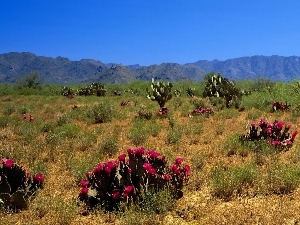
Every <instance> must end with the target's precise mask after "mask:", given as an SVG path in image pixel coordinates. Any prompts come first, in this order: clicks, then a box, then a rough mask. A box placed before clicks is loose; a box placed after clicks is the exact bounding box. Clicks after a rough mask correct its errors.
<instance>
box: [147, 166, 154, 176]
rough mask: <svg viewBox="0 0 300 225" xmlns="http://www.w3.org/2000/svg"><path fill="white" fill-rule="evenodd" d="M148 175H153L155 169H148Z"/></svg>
mask: <svg viewBox="0 0 300 225" xmlns="http://www.w3.org/2000/svg"><path fill="white" fill-rule="evenodd" d="M148 173H149V174H150V175H155V174H156V169H155V168H153V167H152V168H150V170H149V171H148Z"/></svg>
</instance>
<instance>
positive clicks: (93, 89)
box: [77, 82, 106, 96]
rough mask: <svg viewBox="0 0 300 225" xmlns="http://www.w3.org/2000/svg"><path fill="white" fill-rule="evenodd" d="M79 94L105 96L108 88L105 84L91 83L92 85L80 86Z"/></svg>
mask: <svg viewBox="0 0 300 225" xmlns="http://www.w3.org/2000/svg"><path fill="white" fill-rule="evenodd" d="M77 94H78V95H81V96H82V95H83V96H90V95H97V96H105V94H106V89H105V86H104V84H101V83H97V82H96V83H91V84H90V85H88V86H86V87H83V88H80V89H78V90H77Z"/></svg>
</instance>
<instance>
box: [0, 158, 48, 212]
mask: <svg viewBox="0 0 300 225" xmlns="http://www.w3.org/2000/svg"><path fill="white" fill-rule="evenodd" d="M2 164H3V167H2V168H0V200H1V202H3V203H4V206H5V207H6V208H12V209H24V208H27V207H28V203H29V201H30V200H31V199H32V198H33V197H34V196H35V194H36V191H37V190H38V189H41V188H43V182H44V176H43V175H42V174H36V175H35V176H33V177H31V176H30V175H29V174H28V173H27V172H26V171H25V169H24V168H22V167H21V166H19V165H17V164H15V163H14V162H13V161H12V160H10V159H5V158H4V159H2Z"/></svg>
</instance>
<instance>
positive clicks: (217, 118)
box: [0, 96, 300, 225]
mask: <svg viewBox="0 0 300 225" xmlns="http://www.w3.org/2000/svg"><path fill="white" fill-rule="evenodd" d="M8 98H9V103H10V104H9V105H8V104H7V101H5V100H7V99H8ZM104 98H105V100H107V101H110V102H111V104H113V106H114V109H115V113H114V115H113V116H114V118H113V119H112V121H111V122H107V123H98V124H95V123H93V121H92V120H90V119H88V118H87V111H88V110H89V109H91V108H92V107H93V106H94V105H96V104H98V103H100V102H102V101H103V99H104ZM104 98H101V97H100V98H99V97H98V98H97V97H75V98H74V99H66V98H64V97H62V96H57V97H53V96H51V97H45V96H9V97H7V96H6V97H2V98H1V99H0V100H1V103H0V104H1V108H2V109H3V110H2V111H0V116H3V117H5V118H6V120H5V121H8V122H7V123H8V124H7V126H1V128H0V157H10V158H12V159H13V160H14V161H16V162H17V163H19V164H21V165H23V166H24V167H25V168H27V169H28V170H31V171H36V172H38V171H41V172H43V173H45V177H46V178H45V187H44V189H43V190H42V191H40V193H39V194H38V196H37V197H36V199H34V200H33V201H32V202H31V204H30V207H29V209H27V210H24V211H21V212H19V213H9V212H2V213H0V221H1V225H2V224H3V225H6V224H10V225H11V224H51V225H53V224H74V225H75V224H76V225H77V224H85V225H88V224H91V225H92V224H297V223H299V222H300V216H299V213H298V209H299V207H300V189H299V185H298V183H297V181H296V179H297V177H295V181H294V183H293V184H294V185H296V186H295V188H293V189H292V190H291V191H289V192H288V193H284V194H282V193H279V194H278V193H274V192H272V190H271V189H270V188H268V187H270V186H269V185H268V183H267V182H266V180H267V177H268V170H269V169H270V168H274V163H277V164H275V165H282V164H284V165H294V166H295V167H296V166H298V165H300V153H299V150H298V147H299V144H298V140H297V139H296V142H295V143H294V146H293V147H292V148H291V149H289V150H288V151H284V152H281V153H278V154H276V153H268V154H265V155H264V154H261V155H258V154H257V153H255V152H253V151H251V149H250V150H249V149H245V148H244V147H241V146H239V145H238V144H236V143H234V140H235V139H234V135H237V134H245V132H246V128H247V126H249V124H250V123H251V122H253V121H254V122H256V121H258V119H257V117H259V114H261V116H264V117H265V118H266V119H268V120H269V121H272V120H273V121H274V120H275V119H282V120H283V121H286V122H291V121H292V122H293V123H292V130H294V129H297V128H299V126H300V122H299V120H298V119H295V118H291V114H290V112H285V113H280V114H279V113H277V114H276V113H275V114H271V113H266V112H265V111H264V112H263V111H260V110H258V109H255V110H254V109H251V110H245V111H243V112H238V111H236V110H231V109H230V110H223V111H217V112H215V114H214V115H213V116H210V117H209V118H189V117H188V116H187V109H186V108H191V109H192V108H193V106H191V105H190V103H189V99H188V98H182V102H183V103H182V104H180V106H178V107H176V108H175V109H172V110H171V112H170V114H171V115H172V119H173V120H174V122H175V125H174V128H173V129H174V130H177V131H180V132H181V137H180V138H178V140H176V143H170V141H169V140H168V133H170V132H172V128H171V126H170V118H156V116H153V118H152V119H151V120H149V121H143V126H144V127H145V129H149V130H151V127H150V125H149V124H151V123H154V121H155V124H157V126H159V131H157V132H156V133H155V135H151V134H150V135H148V136H147V138H146V139H145V141H144V143H142V145H143V146H144V147H145V148H147V149H155V150H157V151H158V152H160V153H163V154H166V155H167V158H168V159H169V160H170V161H172V160H173V159H174V158H175V157H177V156H181V157H183V158H184V159H185V162H186V163H188V164H190V165H191V166H192V176H191V179H190V181H189V184H188V185H187V186H186V187H185V188H184V197H183V198H181V199H180V200H178V201H177V202H176V204H175V206H174V208H173V209H172V210H171V211H170V212H168V213H167V214H164V215H155V214H153V215H150V216H145V215H142V214H141V213H138V212H136V211H130V210H129V211H128V212H126V214H125V215H120V214H114V213H112V214H110V213H107V214H105V213H103V212H101V211H97V212H90V213H88V215H85V213H84V211H83V208H82V207H81V206H80V204H79V203H78V201H77V199H76V197H77V195H78V191H79V189H80V188H79V186H78V181H79V180H80V178H81V177H84V176H85V172H86V170H91V169H92V168H93V166H94V165H95V164H97V163H98V162H103V161H106V160H109V159H115V158H116V157H117V155H118V154H120V153H123V152H125V151H126V149H128V148H134V147H135V146H134V143H133V141H132V139H130V138H129V137H130V135H128V134H129V133H130V132H131V131H132V129H133V126H134V123H135V122H136V121H135V120H137V118H136V117H137V115H138V111H139V109H140V107H139V105H140V104H144V105H146V106H147V108H148V109H149V110H152V111H153V114H155V111H157V109H158V106H157V105H156V103H155V102H151V101H148V100H147V99H146V98H142V97H135V101H136V103H135V104H129V105H127V106H123V107H121V106H119V103H120V102H122V101H125V100H128V96H127V97H122V96H120V97H104ZM172 101H174V100H173V99H172ZM172 101H171V102H170V103H168V105H170V106H171V105H172ZM74 105H77V106H78V107H77V108H74ZM12 106H13V107H12ZM23 108H26V109H27V110H28V113H32V114H33V116H34V117H35V122H34V123H29V122H28V121H27V120H26V121H24V120H22V117H21V113H20V112H21V110H22V109H23ZM170 108H171V107H170ZM12 109H13V110H12ZM9 110H11V111H10V113H9V115H8V111H9ZM62 115H63V116H62ZM62 120H65V121H62ZM58 121H59V122H58ZM197 124H198V125H199V127H198V126H197ZM45 125H47V126H48V127H47V128H49V131H48V130H47V132H43V128H44V127H45ZM152 129H153V128H152ZM149 130H148V131H149ZM108 138H115V141H116V142H117V146H114V147H115V149H113V151H110V152H103V149H104V148H103V143H105V140H107V139H108ZM232 140H233V141H232ZM106 151H107V150H106ZM228 152H230V154H228ZM106 153H107V154H106ZM245 164H247V165H248V164H249V165H255V168H256V169H257V173H258V176H257V177H256V178H255V180H254V182H253V183H252V184H251V185H249V184H248V185H244V186H242V189H241V190H239V191H237V190H234V191H233V193H232V195H230V196H229V198H225V199H224V198H220V197H218V196H216V195H214V190H213V187H214V186H213V185H212V171H213V170H214V169H215V168H216V167H217V166H219V165H221V166H222V167H223V168H224V171H227V170H230V168H234V167H237V168H238V166H242V165H245ZM287 171H288V170H287ZM278 174H280V173H278ZM278 176H279V175H278ZM294 176H297V175H294ZM271 182H272V181H271ZM272 185H273V186H274V185H276V183H275V182H274V183H272ZM83 214H84V215H83Z"/></svg>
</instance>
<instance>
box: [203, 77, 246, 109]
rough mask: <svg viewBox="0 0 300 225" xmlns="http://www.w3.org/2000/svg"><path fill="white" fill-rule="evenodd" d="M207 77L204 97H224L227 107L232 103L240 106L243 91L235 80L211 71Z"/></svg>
mask: <svg viewBox="0 0 300 225" xmlns="http://www.w3.org/2000/svg"><path fill="white" fill-rule="evenodd" d="M206 79H207V80H206V85H205V90H204V92H203V97H217V98H222V99H224V100H225V103H226V107H227V108H229V107H230V106H231V105H232V104H234V105H235V107H236V108H238V107H239V102H240V100H241V98H242V91H241V90H240V89H239V88H238V87H236V86H235V83H234V82H233V81H229V80H228V79H227V78H223V77H222V75H221V74H220V73H218V74H215V73H210V74H208V75H207V77H206Z"/></svg>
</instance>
